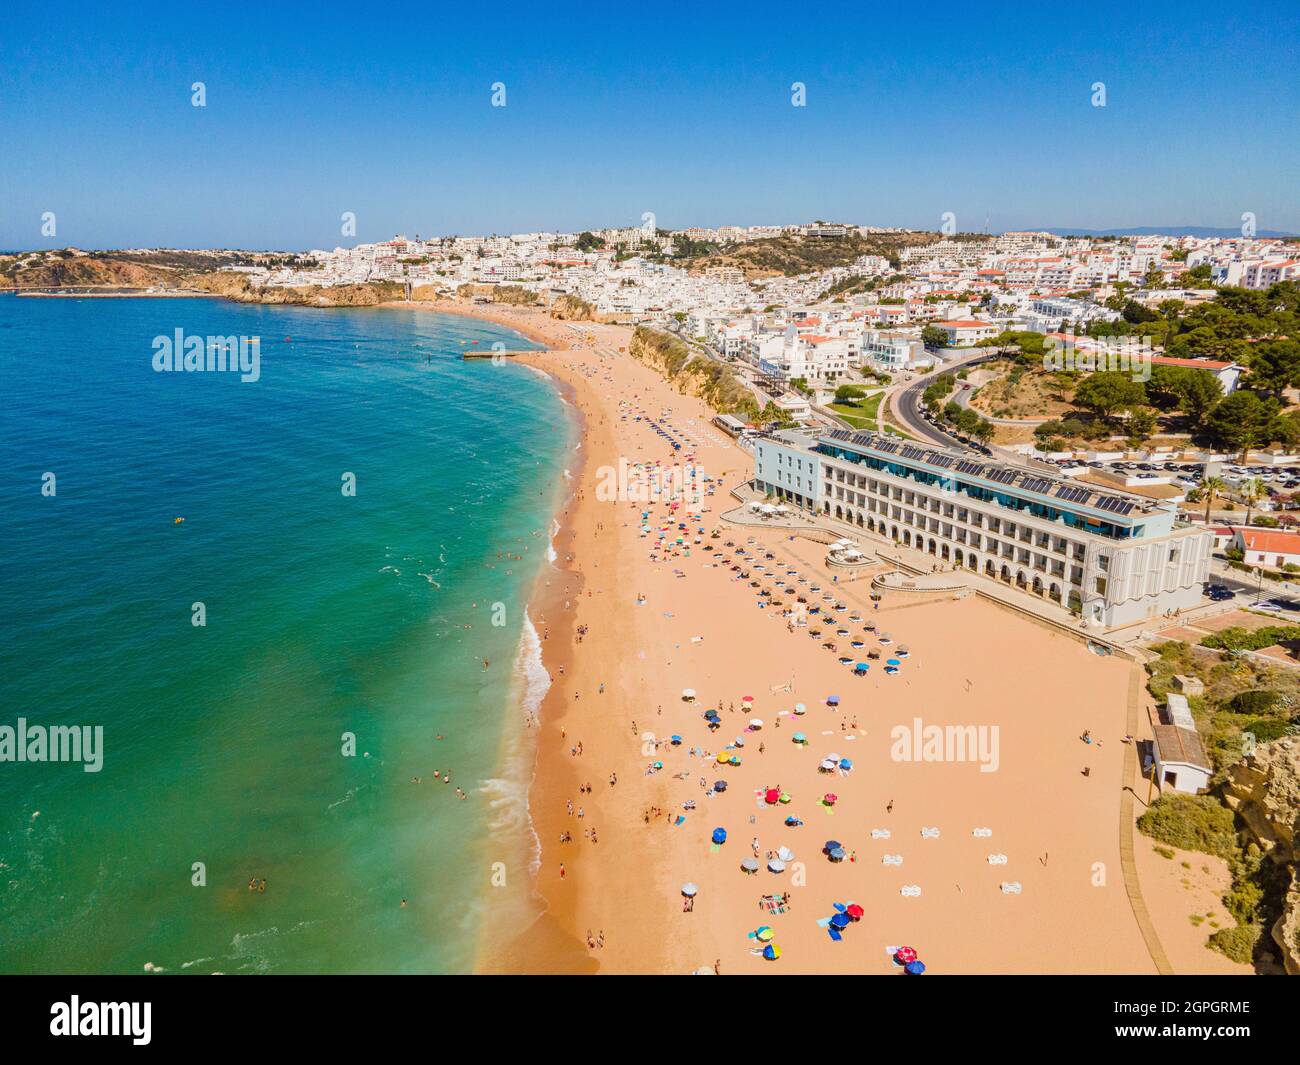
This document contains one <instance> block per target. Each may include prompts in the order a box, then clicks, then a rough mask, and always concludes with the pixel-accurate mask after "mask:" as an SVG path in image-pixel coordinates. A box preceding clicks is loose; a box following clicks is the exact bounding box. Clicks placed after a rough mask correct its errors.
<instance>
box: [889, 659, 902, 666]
mask: <svg viewBox="0 0 1300 1065" xmlns="http://www.w3.org/2000/svg"><path fill="white" fill-rule="evenodd" d="M902 664H903V663H902V662H900V661H899V660H898V659H897V658H889V659H886V660H885V665H887V666H901V665H902Z"/></svg>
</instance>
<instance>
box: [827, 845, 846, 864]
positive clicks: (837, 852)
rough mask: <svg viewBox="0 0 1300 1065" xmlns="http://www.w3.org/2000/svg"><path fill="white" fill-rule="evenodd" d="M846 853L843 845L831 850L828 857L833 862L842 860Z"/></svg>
mask: <svg viewBox="0 0 1300 1065" xmlns="http://www.w3.org/2000/svg"><path fill="white" fill-rule="evenodd" d="M847 853H848V852H847V851H846V850H845V849H844V848H843V847H835V848H833V849H832V850H831V853H830V859H831V861H833V862H842V861H844V857H845V855H846V854H847Z"/></svg>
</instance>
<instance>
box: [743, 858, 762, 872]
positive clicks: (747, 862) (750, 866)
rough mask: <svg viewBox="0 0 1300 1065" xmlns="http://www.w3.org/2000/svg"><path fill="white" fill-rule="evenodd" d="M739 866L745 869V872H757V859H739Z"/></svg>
mask: <svg viewBox="0 0 1300 1065" xmlns="http://www.w3.org/2000/svg"><path fill="white" fill-rule="evenodd" d="M740 867H741V868H742V869H743V870H745V872H747V873H757V872H758V859H757V858H745V859H744V860H743V861H741V863H740Z"/></svg>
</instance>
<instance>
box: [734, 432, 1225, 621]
mask: <svg viewBox="0 0 1300 1065" xmlns="http://www.w3.org/2000/svg"><path fill="white" fill-rule="evenodd" d="M751 484H752V486H753V487H754V488H755V489H756V490H758V491H760V492H763V493H765V494H770V495H772V496H775V497H778V498H780V499H782V500H785V501H787V502H792V503H794V504H795V505H797V506H800V507H803V508H804V509H806V510H811V511H815V512H817V513H820V514H823V515H826V516H828V517H833V518H835V519H837V520H839V521H844V522H847V523H849V524H851V525H856V526H858V527H859V528H863V529H868V530H870V531H872V532H874V533H876V534H877V535H880V536H884V537H887V538H889V539H891V540H894V541H895V542H897V543H900V544H902V545H903V546H904V547H910V548H913V549H915V550H919V551H926V552H928V553H929V554H931V555H934V556H935V558H936V559H939V560H941V561H944V562H947V563H949V564H950V565H952V566H953V567H954V568H958V569H968V570H971V571H973V572H978V573H981V574H983V575H985V576H986V577H991V578H994V579H997V580H1001V581H1004V582H1006V583H1007V584H1011V585H1014V586H1015V587H1017V588H1020V589H1021V590H1022V591H1025V592H1028V593H1030V594H1033V595H1037V596H1040V597H1042V598H1043V599H1046V600H1049V601H1050V602H1053V603H1056V604H1058V605H1060V606H1062V607H1064V608H1065V609H1067V610H1070V611H1071V612H1073V613H1075V614H1078V615H1080V616H1082V617H1084V618H1086V619H1088V620H1089V621H1091V622H1093V623H1095V624H1097V625H1100V626H1102V627H1104V628H1116V627H1119V626H1123V625H1130V624H1133V623H1135V622H1139V621H1142V620H1144V619H1145V618H1149V617H1158V616H1161V615H1163V614H1164V613H1165V612H1166V611H1169V610H1186V609H1189V608H1191V607H1194V606H1197V605H1198V604H1199V603H1200V602H1201V586H1202V585H1203V584H1204V582H1205V581H1206V580H1207V579H1208V577H1209V567H1210V552H1211V548H1212V545H1213V537H1212V536H1211V535H1210V533H1209V532H1207V531H1205V530H1204V529H1202V528H1200V527H1196V526H1191V525H1188V524H1186V523H1183V522H1180V521H1178V520H1177V510H1176V508H1175V507H1174V506H1173V504H1169V503H1162V502H1158V501H1154V500H1150V499H1147V498H1145V497H1142V496H1137V495H1131V494H1127V493H1123V492H1117V491H1111V490H1109V489H1099V488H1097V487H1096V486H1094V485H1088V484H1086V483H1083V482H1079V481H1071V480H1068V479H1065V478H1061V477H1054V476H1051V475H1048V474H1044V473H1042V472H1040V471H1039V470H1037V469H1034V468H1031V467H1028V466H1021V465H1017V464H1012V463H1005V462H1000V461H996V460H990V459H987V458H985V457H984V456H982V455H979V454H975V453H972V452H966V451H960V450H956V449H948V448H937V447H929V446H921V445H919V444H914V443H912V442H910V441H905V440H899V439H898V438H895V437H890V436H886V435H882V434H879V433H870V432H854V431H851V430H847V429H835V430H832V431H830V432H828V433H824V434H822V435H821V436H818V437H812V436H809V435H807V434H801V433H795V432H787V433H776V434H773V435H771V436H768V437H761V438H758V439H757V440H756V441H755V446H754V478H753V480H752V482H751Z"/></svg>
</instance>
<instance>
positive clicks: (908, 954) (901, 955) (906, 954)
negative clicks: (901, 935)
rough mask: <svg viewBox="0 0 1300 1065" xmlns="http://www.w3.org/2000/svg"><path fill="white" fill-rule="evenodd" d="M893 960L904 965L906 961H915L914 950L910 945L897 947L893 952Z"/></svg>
mask: <svg viewBox="0 0 1300 1065" xmlns="http://www.w3.org/2000/svg"><path fill="white" fill-rule="evenodd" d="M894 960H895V961H896V962H898V964H899V965H906V964H908V962H913V961H916V951H914V950H913V949H912V948H911V947H899V948H898V950H896V951H895V952H894Z"/></svg>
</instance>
